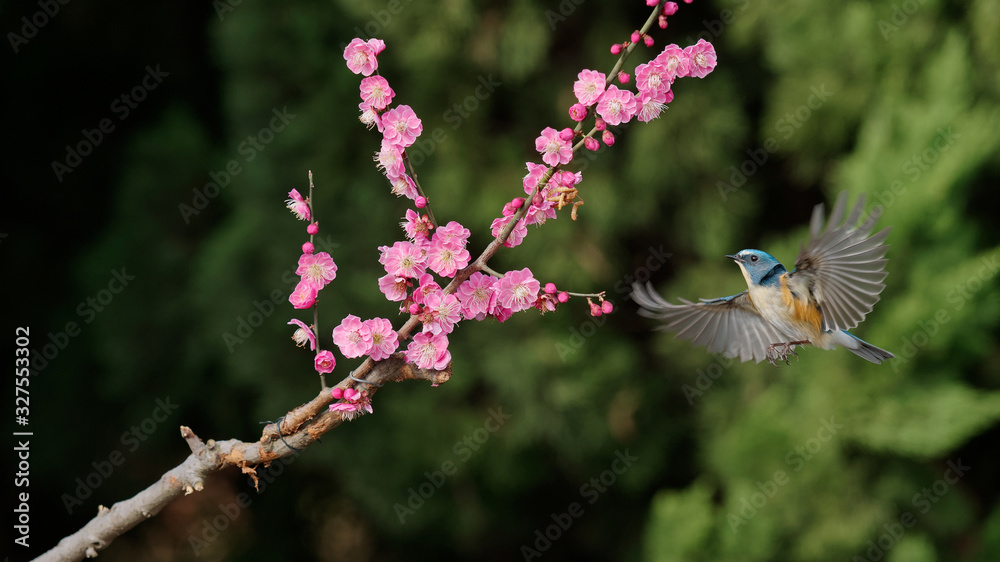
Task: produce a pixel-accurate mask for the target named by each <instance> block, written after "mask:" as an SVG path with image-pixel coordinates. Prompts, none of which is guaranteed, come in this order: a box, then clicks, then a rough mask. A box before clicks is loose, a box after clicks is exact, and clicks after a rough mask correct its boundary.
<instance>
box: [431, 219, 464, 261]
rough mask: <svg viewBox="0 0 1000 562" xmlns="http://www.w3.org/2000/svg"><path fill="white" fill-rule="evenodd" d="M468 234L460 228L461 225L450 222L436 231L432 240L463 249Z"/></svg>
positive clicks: (462, 227)
mask: <svg viewBox="0 0 1000 562" xmlns="http://www.w3.org/2000/svg"><path fill="white" fill-rule="evenodd" d="M469 234H471V233H470V232H469V229H468V228H465V227H464V226H462V225H461V223H458V222H456V221H450V222H448V224H446V225H445V226H442V227H440V228H438V229H437V231H436V232H435V233H434V240H436V241H440V242H441V243H444V244H453V245H455V246H459V247H462V248H464V247H465V244H466V242H468V241H469ZM463 267H464V266H463Z"/></svg>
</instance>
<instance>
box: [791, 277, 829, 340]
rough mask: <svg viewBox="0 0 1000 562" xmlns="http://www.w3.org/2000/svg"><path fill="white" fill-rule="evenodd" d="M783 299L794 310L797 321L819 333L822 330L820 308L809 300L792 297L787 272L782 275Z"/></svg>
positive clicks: (793, 313) (793, 314)
mask: <svg viewBox="0 0 1000 562" xmlns="http://www.w3.org/2000/svg"><path fill="white" fill-rule="evenodd" d="M781 299H782V300H783V301H784V303H785V306H787V307H788V309H789V310H790V311H791V312H792V317H793V318H794V319H795V321H796V322H800V323H802V324H805V325H807V326H809V327H810V328H811V330H810V331H815V332H817V333H818V332H819V331H820V326H822V325H823V316H822V315H821V314H820V312H819V309H818V308H816V307H815V306H812V305H811V304H809V301H807V300H803V299H796V298H794V297H792V292H791V291H790V290H789V289H788V274H787V273H784V274H782V275H781Z"/></svg>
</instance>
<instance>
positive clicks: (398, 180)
mask: <svg viewBox="0 0 1000 562" xmlns="http://www.w3.org/2000/svg"><path fill="white" fill-rule="evenodd" d="M389 181H390V182H392V192H393V193H395V194H396V197H402V196H403V195H405V196H406V197H407V198H408V199H414V200H415V199H417V196H418V195H419V194H418V193H417V184H416V183H415V182H414V181H413V178H411V177H410V176H408V175H406V174H403V175H401V176H397V177H390V178H389Z"/></svg>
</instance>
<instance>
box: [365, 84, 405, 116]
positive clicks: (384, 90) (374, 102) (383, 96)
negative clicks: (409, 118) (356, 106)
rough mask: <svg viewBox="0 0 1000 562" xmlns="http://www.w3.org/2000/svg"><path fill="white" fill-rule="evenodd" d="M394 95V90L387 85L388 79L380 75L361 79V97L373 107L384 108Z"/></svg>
mask: <svg viewBox="0 0 1000 562" xmlns="http://www.w3.org/2000/svg"><path fill="white" fill-rule="evenodd" d="M395 95H396V92H393V91H392V88H390V87H389V81H388V80H386V79H385V78H382V77H381V76H369V77H368V78H362V79H361V99H362V100H364V102H365V103H367V104H368V105H369V106H371V107H372V108H373V109H377V110H379V111H381V110H383V109H385V108H386V106H387V105H389V104H390V103H391V102H392V98H393V97H394V96H395Z"/></svg>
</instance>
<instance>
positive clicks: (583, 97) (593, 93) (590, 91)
mask: <svg viewBox="0 0 1000 562" xmlns="http://www.w3.org/2000/svg"><path fill="white" fill-rule="evenodd" d="M577 78H578V80H577V81H576V82H574V83H573V93H574V94H576V99H577V100H578V101H579V102H580V103H582V104H583V105H585V106H591V105H594V103H595V102H596V101H597V98H599V97H601V94H602V93H604V85H605V84H607V82H608V79H607V76H605V75H604V73H602V72H597V71H596V70H582V71H580V74H578V75H577Z"/></svg>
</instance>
